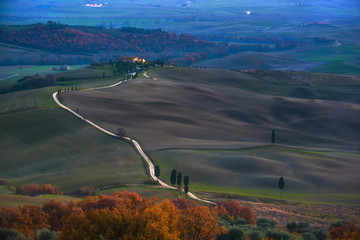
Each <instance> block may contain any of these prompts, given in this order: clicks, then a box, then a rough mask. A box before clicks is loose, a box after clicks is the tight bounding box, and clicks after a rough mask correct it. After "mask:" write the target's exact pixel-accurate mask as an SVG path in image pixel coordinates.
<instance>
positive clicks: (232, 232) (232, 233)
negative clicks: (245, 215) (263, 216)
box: [217, 227, 245, 240]
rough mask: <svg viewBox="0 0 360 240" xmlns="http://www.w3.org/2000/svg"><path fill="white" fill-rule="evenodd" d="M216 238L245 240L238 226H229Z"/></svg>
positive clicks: (220, 239)
mask: <svg viewBox="0 0 360 240" xmlns="http://www.w3.org/2000/svg"><path fill="white" fill-rule="evenodd" d="M217 240H245V233H244V231H243V230H242V229H241V228H239V227H231V228H230V229H229V231H228V232H227V233H225V234H222V235H220V236H218V238H217Z"/></svg>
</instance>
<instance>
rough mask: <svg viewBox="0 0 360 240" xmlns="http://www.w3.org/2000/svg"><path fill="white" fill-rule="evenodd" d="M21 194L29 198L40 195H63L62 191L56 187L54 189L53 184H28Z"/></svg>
mask: <svg viewBox="0 0 360 240" xmlns="http://www.w3.org/2000/svg"><path fill="white" fill-rule="evenodd" d="M21 193H22V194H24V195H29V196H36V195H39V194H51V195H62V194H63V193H62V192H61V191H59V190H58V189H57V188H56V187H53V186H52V185H51V184H44V185H42V186H40V185H37V184H28V185H26V186H25V187H24V188H23V189H22V191H21Z"/></svg>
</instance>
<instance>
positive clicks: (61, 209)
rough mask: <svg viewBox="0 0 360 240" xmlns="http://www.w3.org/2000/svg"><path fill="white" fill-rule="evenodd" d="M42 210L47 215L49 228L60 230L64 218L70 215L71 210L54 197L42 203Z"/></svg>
mask: <svg viewBox="0 0 360 240" xmlns="http://www.w3.org/2000/svg"><path fill="white" fill-rule="evenodd" d="M42 210H43V211H44V212H45V213H46V214H47V215H48V218H47V220H48V223H49V225H50V228H51V230H54V231H60V230H61V228H62V226H63V223H64V222H65V219H66V218H67V217H68V216H69V215H70V213H71V210H70V208H69V207H67V206H66V205H65V204H63V203H59V202H57V201H55V200H54V199H51V200H50V201H49V202H46V203H44V205H43V207H42Z"/></svg>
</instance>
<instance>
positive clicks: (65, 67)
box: [60, 65, 71, 71]
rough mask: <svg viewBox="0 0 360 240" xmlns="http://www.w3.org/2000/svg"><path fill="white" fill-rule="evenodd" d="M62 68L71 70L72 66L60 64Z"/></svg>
mask: <svg viewBox="0 0 360 240" xmlns="http://www.w3.org/2000/svg"><path fill="white" fill-rule="evenodd" d="M60 70H63V71H65V70H71V68H70V67H69V66H68V65H63V66H60Z"/></svg>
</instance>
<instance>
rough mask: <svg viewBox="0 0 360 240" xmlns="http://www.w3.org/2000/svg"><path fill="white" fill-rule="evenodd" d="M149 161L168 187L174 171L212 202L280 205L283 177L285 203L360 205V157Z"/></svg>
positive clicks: (287, 151) (230, 155)
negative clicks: (230, 199) (359, 185)
mask: <svg viewBox="0 0 360 240" xmlns="http://www.w3.org/2000/svg"><path fill="white" fill-rule="evenodd" d="M151 156H152V158H153V159H155V160H156V161H157V162H158V164H159V166H160V169H161V176H160V178H161V179H163V180H164V181H165V182H168V183H169V182H170V173H171V170H172V169H177V171H180V172H182V174H183V176H184V175H188V176H189V177H190V189H191V190H194V191H196V192H197V193H200V192H203V193H207V194H210V195H211V197H214V198H216V197H226V196H227V195H229V194H230V195H231V194H233V195H236V196H238V197H246V198H254V197H259V198H268V199H278V198H279V194H280V193H279V189H278V188H277V181H278V179H279V177H280V176H284V177H285V181H286V188H285V195H284V196H285V198H284V199H285V200H289V201H314V202H328V203H342V204H358V203H359V200H360V192H359V191H358V190H356V181H355V179H356V178H357V172H356V170H354V169H356V161H357V160H358V159H359V154H358V153H347V152H324V151H312V150H304V149H300V148H299V149H298V148H289V147H281V146H259V147H251V148H244V149H227V150H225V149H163V150H158V151H154V152H152V153H151ZM349 164H350V165H349ZM352 164H353V165H352ZM337 169H343V170H342V171H341V172H339V171H338V170H337ZM354 184H355V185H354ZM339 185H346V186H347V189H342V190H343V191H341V190H340V191H339V189H341V188H339V187H337V186H339ZM351 185H352V186H351ZM207 194H205V195H207Z"/></svg>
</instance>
